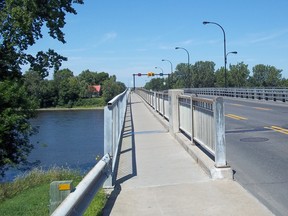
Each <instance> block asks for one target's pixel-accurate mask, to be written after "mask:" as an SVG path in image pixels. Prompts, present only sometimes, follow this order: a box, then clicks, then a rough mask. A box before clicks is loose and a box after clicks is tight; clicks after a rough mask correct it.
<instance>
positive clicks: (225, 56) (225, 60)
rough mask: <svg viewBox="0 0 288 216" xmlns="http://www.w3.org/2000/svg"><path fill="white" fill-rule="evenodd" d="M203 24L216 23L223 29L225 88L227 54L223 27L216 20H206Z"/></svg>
mask: <svg viewBox="0 0 288 216" xmlns="http://www.w3.org/2000/svg"><path fill="white" fill-rule="evenodd" d="M203 24H204V25H206V24H214V25H217V26H219V27H220V28H221V29H222V31H223V35H224V73H225V75H224V76H225V78H224V79H225V88H227V69H226V65H227V54H226V35H225V31H224V29H223V27H222V26H221V25H219V24H218V23H216V22H207V21H204V22H203Z"/></svg>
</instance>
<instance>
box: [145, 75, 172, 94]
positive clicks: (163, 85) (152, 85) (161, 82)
mask: <svg viewBox="0 0 288 216" xmlns="http://www.w3.org/2000/svg"><path fill="white" fill-rule="evenodd" d="M144 88H145V89H149V90H150V89H151V90H153V91H163V90H165V89H167V79H164V78H154V79H151V80H150V82H147V83H146V84H145V86H144Z"/></svg>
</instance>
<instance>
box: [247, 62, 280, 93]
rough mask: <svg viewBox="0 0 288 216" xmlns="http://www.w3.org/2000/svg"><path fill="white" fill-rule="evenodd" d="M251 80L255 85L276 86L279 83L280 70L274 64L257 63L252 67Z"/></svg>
mask: <svg viewBox="0 0 288 216" xmlns="http://www.w3.org/2000/svg"><path fill="white" fill-rule="evenodd" d="M252 72H253V76H252V78H251V82H252V84H253V85H254V86H257V87H276V86H279V85H280V83H281V76H282V75H281V72H282V70H279V69H277V68H276V67H274V66H270V65H263V64H258V65H255V66H254V67H253V69H252Z"/></svg>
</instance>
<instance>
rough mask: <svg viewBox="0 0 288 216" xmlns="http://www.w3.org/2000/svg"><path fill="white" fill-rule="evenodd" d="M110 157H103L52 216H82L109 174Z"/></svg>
mask: <svg viewBox="0 0 288 216" xmlns="http://www.w3.org/2000/svg"><path fill="white" fill-rule="evenodd" d="M109 163H110V156H109V155H108V154H107V155H105V156H104V157H103V158H102V159H101V160H100V161H99V162H98V163H97V164H96V165H95V166H94V167H93V169H91V171H90V172H89V173H88V174H87V175H86V176H85V177H84V178H83V180H82V181H81V182H80V183H79V184H78V185H77V187H76V189H75V191H73V192H72V193H70V194H69V195H68V196H67V197H66V199H65V200H64V201H63V202H62V203H61V204H60V205H59V206H58V207H57V208H56V210H55V211H54V212H53V213H52V216H70V215H71V216H73V215H82V214H83V213H84V212H85V210H86V208H87V207H88V206H89V204H90V202H91V201H92V200H93V198H94V196H95V194H96V193H97V192H98V190H99V189H100V188H101V187H102V185H103V183H104V181H105V180H106V179H107V177H108V176H109V174H110V172H111V168H110V165H109Z"/></svg>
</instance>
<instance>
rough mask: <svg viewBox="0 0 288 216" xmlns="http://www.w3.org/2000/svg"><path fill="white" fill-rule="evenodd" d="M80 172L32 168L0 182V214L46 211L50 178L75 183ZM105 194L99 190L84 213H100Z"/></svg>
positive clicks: (35, 213) (77, 181) (47, 211)
mask: <svg viewBox="0 0 288 216" xmlns="http://www.w3.org/2000/svg"><path fill="white" fill-rule="evenodd" d="M81 179H82V176H81V175H80V174H79V173H78V172H76V171H72V170H67V169H62V168H53V169H50V170H49V171H46V172H45V171H43V170H40V169H35V170H33V171H31V172H30V173H28V174H27V175H25V176H22V177H19V178H17V179H16V180H15V181H13V182H11V183H3V184H0V212H1V216H12V215H13V216H17V215H19V216H20V215H21V216H26V215H27V216H33V215H35V216H36V215H37V216H38V215H41V216H42V215H43V216H45V215H49V198H50V197H49V188H50V183H51V182H52V181H56V180H57V181H58V180H73V184H74V185H77V184H78V183H79V182H80V181H81ZM105 202H106V194H105V192H104V191H103V190H101V191H99V192H98V194H97V195H96V196H95V198H94V200H93V201H92V202H91V204H90V206H89V208H88V209H87V211H86V213H85V216H90V215H93V216H95V215H101V212H102V209H103V207H104V205H105Z"/></svg>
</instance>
